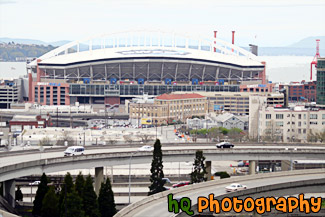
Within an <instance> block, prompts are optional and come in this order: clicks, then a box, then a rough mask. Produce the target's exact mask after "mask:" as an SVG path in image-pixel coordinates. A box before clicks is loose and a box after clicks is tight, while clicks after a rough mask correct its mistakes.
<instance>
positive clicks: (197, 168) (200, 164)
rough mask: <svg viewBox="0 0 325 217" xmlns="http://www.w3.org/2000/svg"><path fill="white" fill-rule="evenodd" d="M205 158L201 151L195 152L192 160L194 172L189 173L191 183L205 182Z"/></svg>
mask: <svg viewBox="0 0 325 217" xmlns="http://www.w3.org/2000/svg"><path fill="white" fill-rule="evenodd" d="M204 160H205V157H204V156H203V151H199V150H198V151H196V153H195V159H194V164H193V166H194V171H193V172H191V183H199V182H204V181H206V180H207V178H206V177H205V174H207V171H206V168H205V165H204Z"/></svg>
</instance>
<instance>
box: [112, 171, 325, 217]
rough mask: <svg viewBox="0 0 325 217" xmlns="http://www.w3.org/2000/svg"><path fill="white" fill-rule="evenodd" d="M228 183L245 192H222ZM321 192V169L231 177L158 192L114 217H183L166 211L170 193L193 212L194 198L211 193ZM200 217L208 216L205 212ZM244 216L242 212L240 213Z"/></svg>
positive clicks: (324, 182) (323, 173)
mask: <svg viewBox="0 0 325 217" xmlns="http://www.w3.org/2000/svg"><path fill="white" fill-rule="evenodd" d="M231 183H241V184H244V185H247V187H248V189H247V190H244V191H239V192H233V193H226V192H225V189H224V188H225V187H226V186H228V185H229V184H231ZM324 192H325V169H316V170H297V171H286V172H276V173H266V174H257V175H249V176H243V177H232V178H228V179H222V180H214V181H209V182H204V183H199V184H195V185H189V186H184V187H181V188H177V189H173V190H169V191H165V192H161V193H158V194H155V195H152V196H149V197H147V198H145V199H143V200H141V201H138V202H135V203H132V204H131V205H129V206H127V207H125V208H124V209H122V210H121V211H120V212H118V213H117V214H116V215H115V216H114V217H153V216H159V217H176V216H177V217H185V216H188V215H187V214H185V213H183V212H181V213H179V214H174V213H171V212H168V205H167V195H168V194H170V193H173V197H189V198H190V199H191V201H192V203H191V206H192V208H191V210H193V211H194V213H195V214H198V212H197V198H198V197H199V196H204V197H208V195H209V194H211V193H213V194H214V197H215V198H216V199H218V200H220V199H222V198H224V197H239V199H243V198H246V197H248V196H250V197H253V198H259V197H267V196H274V197H279V196H289V195H295V194H299V193H324ZM201 214H211V213H210V212H209V211H208V210H205V211H204V212H203V213H201ZM243 214H245V213H243Z"/></svg>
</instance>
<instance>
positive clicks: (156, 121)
mask: <svg viewBox="0 0 325 217" xmlns="http://www.w3.org/2000/svg"><path fill="white" fill-rule="evenodd" d="M155 123H156V140H157V135H158V131H157V123H158V120H155Z"/></svg>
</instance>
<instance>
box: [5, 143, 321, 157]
mask: <svg viewBox="0 0 325 217" xmlns="http://www.w3.org/2000/svg"><path fill="white" fill-rule="evenodd" d="M152 143H153V142H152ZM145 144H148V143H121V144H114V145H110V144H107V145H97V146H95V145H89V146H86V148H87V150H88V149H89V150H93V149H107V148H120V147H124V148H132V147H140V146H143V145H145ZM150 144H151V143H150ZM215 144H216V143H215V142H195V143H162V146H163V147H171V146H197V145H202V146H204V145H215ZM234 144H235V146H236V147H237V146H246V145H249V146H275V147H276V146H288V147H299V146H306V145H308V146H310V147H325V144H314V143H313V144H307V143H298V144H293V143H234ZM32 147H34V146H32ZM44 147H45V150H44V152H45V151H46V152H55V151H63V150H65V149H66V148H67V147H65V146H62V147H51V146H44ZM39 152H40V150H39V149H27V150H19V151H2V152H0V158H1V157H2V156H5V157H8V156H16V155H22V154H29V153H39Z"/></svg>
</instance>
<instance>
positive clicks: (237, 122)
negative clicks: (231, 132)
mask: <svg viewBox="0 0 325 217" xmlns="http://www.w3.org/2000/svg"><path fill="white" fill-rule="evenodd" d="M187 126H188V127H189V128H191V129H202V128H208V129H210V128H213V127H224V128H227V129H232V128H239V129H242V130H247V129H248V116H246V115H244V116H241V115H234V114H231V113H223V114H220V115H216V114H214V113H209V115H207V116H206V119H198V118H194V119H187Z"/></svg>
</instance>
